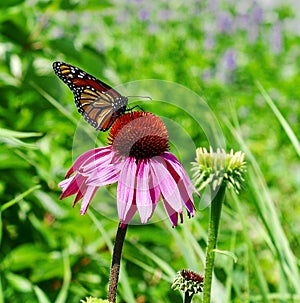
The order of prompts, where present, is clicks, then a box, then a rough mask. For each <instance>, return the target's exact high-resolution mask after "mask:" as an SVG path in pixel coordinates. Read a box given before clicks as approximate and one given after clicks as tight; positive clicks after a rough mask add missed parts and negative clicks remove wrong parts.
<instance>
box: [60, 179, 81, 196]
mask: <svg viewBox="0 0 300 303" xmlns="http://www.w3.org/2000/svg"><path fill="white" fill-rule="evenodd" d="M64 181H68V182H64ZM64 181H62V182H60V183H59V184H58V186H59V187H63V190H62V194H61V196H60V198H59V199H60V200H62V199H64V198H66V197H69V196H72V195H74V194H76V193H77V192H78V191H80V188H81V186H82V184H83V183H84V181H85V177H83V176H82V175H80V174H76V175H75V176H72V177H70V178H68V179H66V180H64Z"/></svg>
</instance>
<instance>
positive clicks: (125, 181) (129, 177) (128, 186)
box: [117, 157, 137, 223]
mask: <svg viewBox="0 0 300 303" xmlns="http://www.w3.org/2000/svg"><path fill="white" fill-rule="evenodd" d="M136 168H137V165H136V163H135V159H134V158H131V157H128V158H126V159H125V160H124V165H123V167H122V169H121V172H120V176H119V181H118V187H117V200H118V203H117V206H118V214H119V218H120V220H121V221H124V220H125V218H126V216H127V212H128V211H129V210H130V207H131V205H132V203H133V195H134V190H135V176H136ZM125 223H126V222H125Z"/></svg>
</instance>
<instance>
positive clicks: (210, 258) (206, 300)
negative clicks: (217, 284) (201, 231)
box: [203, 184, 226, 303]
mask: <svg viewBox="0 0 300 303" xmlns="http://www.w3.org/2000/svg"><path fill="white" fill-rule="evenodd" d="M225 189H226V185H225V184H222V185H221V187H220V188H218V192H217V193H216V192H214V191H213V189H212V188H211V191H212V196H214V198H213V200H212V202H211V208H210V222H209V229H208V244H207V250H206V262H205V274H204V289H203V303H210V295H211V283H212V273H213V268H214V261H215V252H214V250H215V248H216V245H217V238H218V229H219V222H220V217H221V210H222V204H223V201H224V198H225Z"/></svg>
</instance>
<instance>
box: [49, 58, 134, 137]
mask: <svg viewBox="0 0 300 303" xmlns="http://www.w3.org/2000/svg"><path fill="white" fill-rule="evenodd" d="M53 70H54V72H55V74H56V75H57V76H58V77H59V78H60V79H61V80H62V81H63V82H65V83H66V84H67V85H68V86H69V88H70V89H71V91H72V92H73V94H74V98H75V104H76V106H77V109H78V112H79V113H80V114H81V115H82V116H83V117H84V119H85V120H86V121H87V122H88V123H89V124H91V125H92V126H93V127H95V128H96V130H100V131H103V132H104V131H107V130H108V129H109V128H110V127H111V126H112V125H113V123H114V122H115V121H116V120H117V119H118V118H119V117H120V116H122V115H123V114H124V113H125V111H126V107H127V104H128V98H127V97H124V96H122V95H121V94H119V93H118V92H117V91H116V90H114V89H113V88H112V87H110V86H109V85H108V84H106V83H104V82H102V81H100V80H99V79H96V78H95V77H93V76H92V75H90V74H88V73H86V72H85V71H83V70H81V69H80V68H78V67H76V66H73V65H70V64H67V63H64V62H54V63H53Z"/></svg>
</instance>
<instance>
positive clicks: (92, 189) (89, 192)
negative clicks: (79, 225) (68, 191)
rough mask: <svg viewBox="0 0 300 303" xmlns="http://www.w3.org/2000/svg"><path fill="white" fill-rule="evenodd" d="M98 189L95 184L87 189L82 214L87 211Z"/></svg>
mask: <svg viewBox="0 0 300 303" xmlns="http://www.w3.org/2000/svg"><path fill="white" fill-rule="evenodd" d="M96 191H97V188H96V187H94V186H88V187H87V190H86V192H85V194H84V196H83V200H82V202H81V207H80V214H81V215H84V214H85V213H86V211H87V208H88V206H89V204H90V203H91V201H92V199H93V197H94V195H95V193H96Z"/></svg>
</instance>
